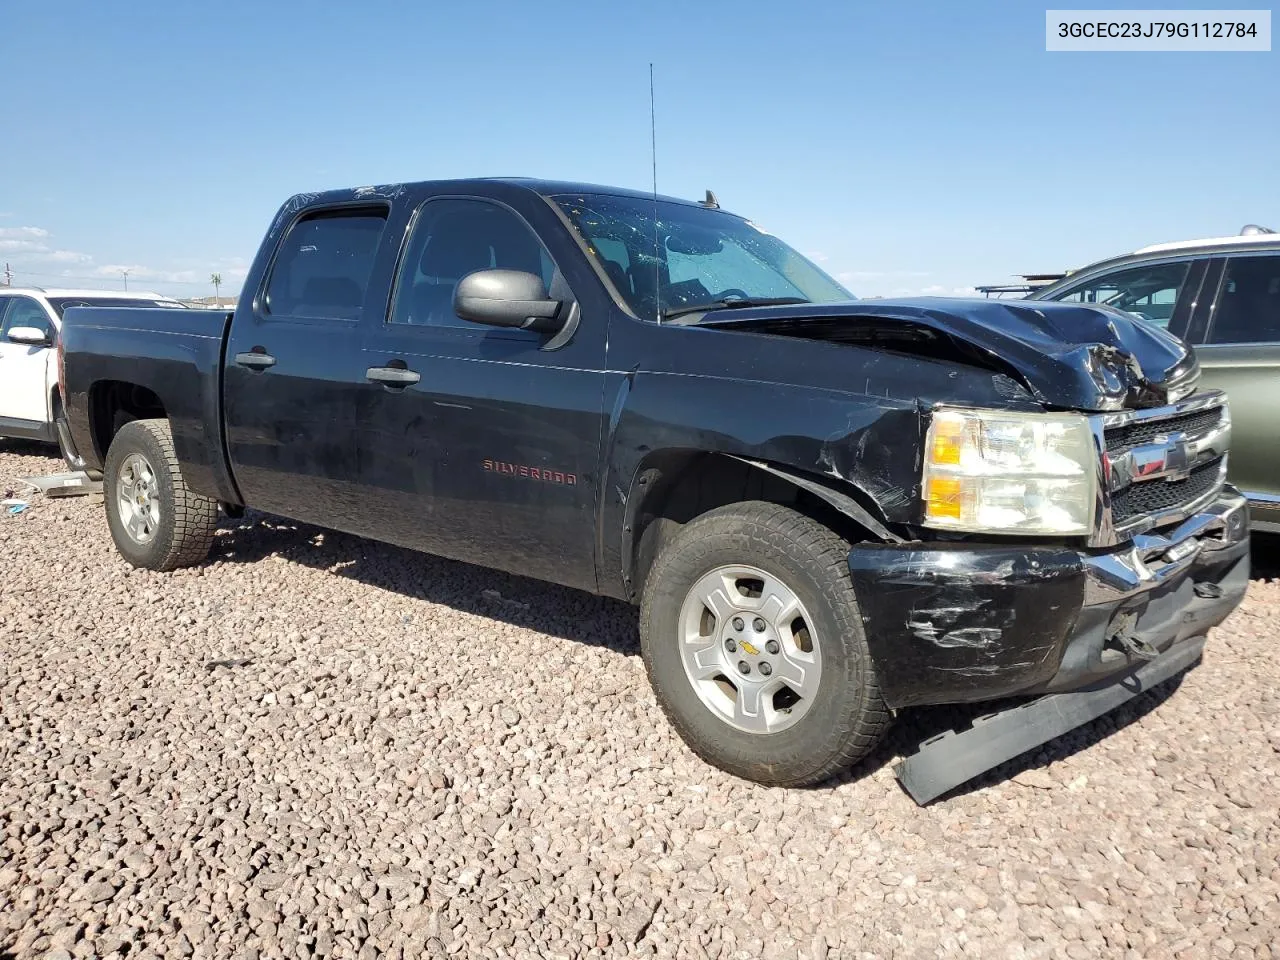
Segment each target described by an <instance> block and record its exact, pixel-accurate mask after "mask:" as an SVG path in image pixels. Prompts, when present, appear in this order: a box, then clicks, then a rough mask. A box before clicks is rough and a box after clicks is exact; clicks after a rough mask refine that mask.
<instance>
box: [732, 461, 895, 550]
mask: <svg viewBox="0 0 1280 960" xmlns="http://www.w3.org/2000/svg"><path fill="white" fill-rule="evenodd" d="M733 459H735V460H740V461H742V462H743V463H748V464H750V465H751V466H753V467H756V468H757V469H760V470H765V471H767V472H769V473H771V474H773V475H774V476H776V477H783V478H784V479H786V480H788V481H790V482H791V483H794V484H795V485H796V486H797V487H799V488H800V489H801V490H807V491H809V492H810V493H812V494H813V495H814V496H815V497H817V498H818V499H820V500H823V501H825V502H827V503H829V504H831V506H833V507H835V508H836V509H837V510H839V511H840V512H841V513H843V514H844V515H845V516H846V517H848V518H849V519H851V520H854V521H856V522H857V523H859V524H861V525H862V526H864V527H866V528H867V530H868V531H869V532H871V533H874V534H875V535H876V536H877V537H878V538H879V539H880V540H881V541H883V542H885V543H905V542H906V541H904V540H903V539H902V538H901V537H900V536H898V535H897V534H896V533H894V532H893V531H892V530H890V529H889V528H888V527H886V526H885V525H884V524H883V523H881V522H880V521H879V520H877V519H876V518H875V517H873V516H872V515H871V514H870V512H868V511H867V509H866V508H865V507H863V506H862V505H861V504H860V503H858V501H857V500H855V499H853V497H851V496H849V495H848V494H845V493H840V492H839V491H838V490H832V489H831V488H830V487H824V486H823V485H822V484H820V483H817V482H815V481H813V480H811V479H809V478H808V477H806V476H803V475H802V474H798V473H794V472H793V471H791V470H784V469H782V468H781V467H775V466H772V465H770V464H767V463H761V462H760V461H759V460H749V459H747V458H746V457H734V458H733Z"/></svg>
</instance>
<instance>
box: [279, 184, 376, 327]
mask: <svg viewBox="0 0 1280 960" xmlns="http://www.w3.org/2000/svg"><path fill="white" fill-rule="evenodd" d="M386 225H387V212H386V210H383V209H376V208H359V209H352V210H329V211H323V212H321V213H317V214H313V215H312V216H309V217H305V218H303V219H302V220H299V221H298V222H297V223H295V224H294V225H293V228H292V229H291V230H290V231H289V233H288V234H287V235H286V236H285V238H284V240H283V241H281V244H280V251H279V253H278V254H277V255H276V261H275V264H274V265H273V267H272V268H271V278H270V279H269V280H268V281H267V293H266V298H265V307H266V311H265V312H266V313H267V314H269V315H270V316H273V317H308V318H312V319H329V320H359V319H360V314H361V311H362V309H363V307H364V297H365V291H366V290H367V288H368V286H369V275H370V274H371V273H372V272H373V262H374V258H375V257H376V256H377V252H378V241H379V240H380V239H381V237H382V230H383V228H384V227H385V226H386Z"/></svg>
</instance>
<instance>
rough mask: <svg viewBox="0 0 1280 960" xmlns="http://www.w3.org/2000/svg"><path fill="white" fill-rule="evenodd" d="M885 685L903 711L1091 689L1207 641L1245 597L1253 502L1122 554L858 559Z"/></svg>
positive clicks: (967, 553)
mask: <svg viewBox="0 0 1280 960" xmlns="http://www.w3.org/2000/svg"><path fill="white" fill-rule="evenodd" d="M849 570H850V573H851V575H852V578H853V586H854V590H855V592H856V594H857V596H858V602H859V604H860V605H861V607H862V616H863V620H864V622H865V626H866V634H867V643H868V646H869V647H870V652H871V656H872V659H873V661H874V662H875V665H876V669H877V673H878V674H879V679H880V687H881V691H882V693H883V695H884V697H885V700H886V702H887V703H888V704H889V706H891V707H894V708H900V707H909V706H916V705H921V704H942V703H964V702H975V701H982V700H996V699H1001V698H1004V697H1010V696H1021V695H1033V694H1041V693H1057V692H1062V691H1068V690H1083V689H1088V688H1091V687H1094V686H1098V685H1102V684H1105V683H1106V682H1107V681H1109V680H1112V679H1114V678H1115V677H1117V676H1118V675H1121V674H1124V673H1125V672H1129V671H1133V670H1135V669H1137V667H1139V666H1141V664H1142V663H1144V662H1146V659H1144V656H1143V654H1144V653H1145V657H1146V658H1150V657H1152V656H1155V655H1156V654H1158V653H1159V654H1164V653H1166V652H1169V651H1171V648H1173V647H1174V646H1175V645H1178V644H1179V643H1181V642H1182V641H1185V640H1188V639H1189V638H1193V637H1202V636H1203V635H1204V634H1205V633H1206V631H1208V630H1209V628H1210V627H1213V626H1215V625H1216V624H1218V623H1221V622H1222V621H1223V620H1224V619H1225V618H1226V617H1227V615H1228V614H1229V613H1230V612H1231V611H1232V610H1233V609H1235V607H1236V605H1237V604H1239V602H1240V600H1241V599H1242V598H1243V597H1244V593H1245V589H1246V588H1247V587H1248V583H1249V523H1248V507H1247V504H1246V501H1245V499H1244V497H1242V496H1241V495H1240V494H1239V493H1238V492H1237V491H1236V490H1234V489H1233V488H1231V487H1227V488H1225V489H1224V490H1223V493H1222V495H1221V496H1220V497H1219V498H1218V499H1217V500H1215V501H1214V502H1213V503H1211V504H1209V505H1208V506H1206V507H1204V508H1203V509H1202V510H1201V511H1200V512H1198V513H1196V514H1195V515H1193V516H1191V517H1188V518H1187V519H1186V520H1184V521H1183V522H1182V523H1181V524H1179V525H1178V526H1177V527H1175V528H1173V529H1172V530H1168V531H1165V532H1163V533H1149V534H1143V535H1140V536H1136V537H1134V538H1133V540H1132V541H1131V542H1129V543H1127V544H1125V545H1124V546H1122V547H1120V548H1116V549H1111V550H1106V551H1102V550H1077V549H1074V548H1071V547H1056V546H1046V547H1036V546H1027V545H1021V544H1019V545H1014V544H1009V545H975V544H973V543H967V542H956V543H919V544H896V545H895V544H862V545H859V546H857V547H855V548H854V549H853V550H852V551H851V552H850V554H849Z"/></svg>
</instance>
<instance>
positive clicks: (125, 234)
mask: <svg viewBox="0 0 1280 960" xmlns="http://www.w3.org/2000/svg"><path fill="white" fill-rule="evenodd" d="M1055 6H1063V4H1055ZM1194 6H1196V7H1199V8H1207V7H1213V6H1215V5H1214V4H1212V3H1207V2H1204V0H1200V2H1199V3H1196V4H1194ZM1218 6H1221V7H1227V6H1229V5H1228V4H1219V5H1218ZM1044 9H1045V6H1044V5H1043V4H1030V3H1013V4H992V3H956V2H952V0H937V2H921V3H875V4H869V3H861V2H850V0H842V2H832V0H826V2H816V3H805V2H800V0H792V2H787V3H755V2H750V0H738V2H734V3H729V2H720V0H710V2H708V0H703V2H697V3H689V2H685V3H672V2H666V0H661V2H653V3H617V2H609V0H605V2H596V3H590V4H588V3H568V2H561V0H549V2H541V3H527V2H526V3H509V2H499V0H494V2H491V3H470V4H466V5H463V4H460V3H450V4H426V3H418V4H404V3H390V2H385V0H364V2H362V3H358V4H353V3H330V2H325V0H313V2H309V3H305V4H304V3H296V2H293V0H273V2H272V3H250V2H241V0H227V2H221V3H219V4H216V5H206V4H200V5H197V4H176V3H172V2H171V0H170V2H160V0H131V2H130V3H128V4H108V3H93V2H89V0H72V2H67V3H48V2H38V0H11V2H9V3H7V4H5V12H4V23H5V34H6V40H7V42H6V43H5V44H4V45H3V50H4V53H3V58H2V60H3V64H4V72H5V74H6V76H7V77H8V78H9V82H8V83H6V84H5V85H4V89H5V96H4V98H3V110H4V115H5V124H4V129H5V132H6V135H5V137H4V139H3V142H4V146H3V148H2V149H0V260H7V261H8V262H9V263H10V264H11V266H12V269H13V271H14V274H15V283H23V282H29V283H39V284H42V285H45V286H49V285H54V284H60V283H61V284H67V283H72V282H74V283H76V284H77V285H85V283H86V282H87V281H96V284H97V285H103V286H110V287H114V288H117V289H118V288H119V286H120V284H121V279H120V273H119V271H120V268H122V267H128V268H130V269H131V271H132V272H131V277H130V286H131V287H132V288H134V289H137V288H140V287H143V286H145V287H150V288H153V289H158V290H161V291H163V292H168V293H175V294H182V295H188V296H203V295H208V294H210V293H212V289H211V287H210V285H209V284H208V282H207V278H208V275H209V274H210V273H211V272H213V271H215V270H218V271H220V272H221V273H222V275H223V277H224V278H225V280H226V281H227V283H226V286H224V290H223V292H224V293H226V292H228V290H230V291H234V290H235V289H237V288H238V286H239V280H240V279H241V278H242V277H243V273H244V269H245V268H246V267H247V265H248V262H249V260H250V259H251V258H252V256H253V253H254V251H255V249H256V247H257V244H258V241H259V239H260V237H261V234H262V232H263V230H264V229H265V227H266V225H267V223H268V222H269V220H270V218H271V216H272V214H273V212H274V210H275V208H276V207H277V206H278V205H279V204H280V203H281V202H282V201H283V199H284V198H285V197H287V196H288V195H289V194H292V193H295V192H298V191H301V190H310V189H317V188H326V187H337V186H355V185H360V184H365V183H377V182H395V181H404V180H420V179H431V178H438V177H454V176H472V175H477V176H483V175H507V174H526V175H532V176H546V177H556V178H566V179H581V180H587V181H593V182H598V183H608V184H616V185H620V186H628V187H637V188H641V189H646V188H647V187H648V185H649V183H650V176H651V174H650V158H649V116H648V93H649V80H648V64H649V62H650V61H653V62H654V63H655V65H656V71H657V100H658V122H657V134H658V137H657V138H658V181H659V188H660V189H661V190H662V192H663V193H669V194H674V195H678V196H687V197H701V195H702V192H703V191H704V190H705V189H706V188H707V187H711V188H713V189H714V190H715V191H716V193H717V194H718V195H719V197H720V200H721V203H722V204H723V205H724V206H725V207H726V208H727V209H730V210H734V211H735V212H739V213H743V214H746V215H748V216H750V217H751V218H752V219H754V220H756V221H758V222H759V223H761V224H762V225H763V226H765V227H766V228H768V229H769V230H770V231H771V232H773V233H776V234H778V235H780V236H782V237H783V238H784V239H786V240H788V241H789V242H790V243H792V244H793V245H794V246H796V247H797V248H799V249H801V250H802V251H804V252H806V253H808V254H810V255H813V256H814V257H815V258H816V259H818V260H819V261H820V262H821V263H822V265H823V266H824V267H825V268H826V269H828V270H829V271H830V272H832V273H833V274H836V275H837V276H839V277H841V278H842V279H843V280H844V281H845V283H846V285H847V286H849V287H850V288H851V289H852V290H853V291H854V292H855V293H858V294H861V295H900V294H906V293H934V292H937V293H943V292H945V293H951V292H953V291H956V290H959V289H964V288H967V287H969V286H971V285H972V284H976V283H984V282H999V281H1002V280H1005V279H1007V278H1009V277H1010V276H1011V275H1013V274H1016V273H1019V272H1026V271H1039V270H1054V269H1061V268H1066V267H1075V266H1080V265H1082V264H1084V263H1086V262H1089V261H1091V260H1094V259H1098V258H1100V257H1103V256H1107V255H1110V254H1113V253H1118V252H1121V251H1124V250H1129V249H1133V248H1136V247H1138V246H1142V245H1145V244H1148V243H1155V242H1159V241H1164V240H1174V239H1187V238H1191V237H1197V236H1216V235H1221V234H1224V233H1235V232H1237V231H1238V230H1239V229H1240V227H1241V226H1242V225H1243V224H1245V223H1248V222H1260V223H1264V224H1269V225H1272V226H1275V227H1277V228H1280V177H1278V176H1277V174H1280V115H1278V113H1277V99H1276V98H1277V90H1280V59H1278V58H1280V54H1278V53H1276V52H1272V53H1260V54H1257V53H1255V54H1211V53H1203V54H1176V53H1145V54H1138V53H1110V54H1108V53H1097V54H1093V53H1090V54H1083V53H1076V54H1067V53H1046V52H1045V50H1044V29H1045V28H1044ZM73 278H74V279H73Z"/></svg>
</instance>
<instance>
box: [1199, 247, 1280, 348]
mask: <svg viewBox="0 0 1280 960" xmlns="http://www.w3.org/2000/svg"><path fill="white" fill-rule="evenodd" d="M1205 343H1280V255H1276V256H1270V257H1231V258H1230V259H1228V260H1227V269H1226V274H1225V275H1224V276H1223V278H1222V289H1221V293H1219V294H1218V305H1217V307H1216V309H1215V310H1214V313H1213V323H1212V324H1211V325H1210V327H1209V333H1208V335H1207V336H1206V337H1205Z"/></svg>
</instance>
